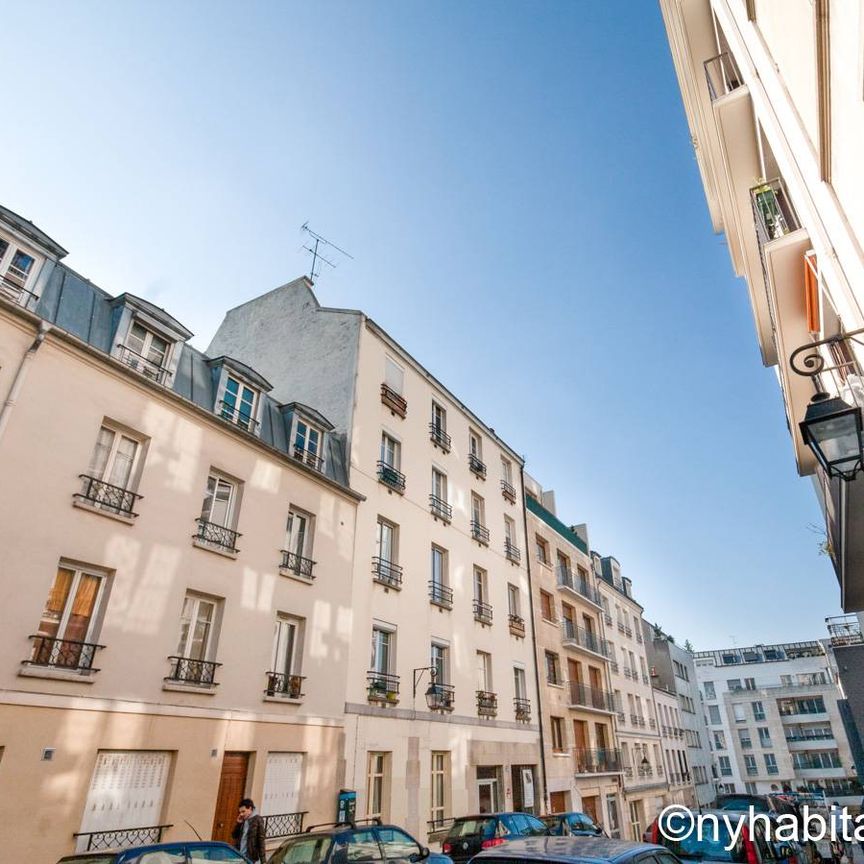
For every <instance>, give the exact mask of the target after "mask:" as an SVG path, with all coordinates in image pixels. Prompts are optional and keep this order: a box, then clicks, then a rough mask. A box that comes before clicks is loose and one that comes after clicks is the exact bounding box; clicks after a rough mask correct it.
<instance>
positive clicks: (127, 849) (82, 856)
mask: <svg viewBox="0 0 864 864" xmlns="http://www.w3.org/2000/svg"><path fill="white" fill-rule="evenodd" d="M177 846H209V847H212V848H219V847H223V848H225V847H227V848H228V849H233V848H234V847H233V846H231V845H230V844H228V843H223V842H222V841H221V840H174V841H173V842H170V843H169V842H166V843H144V844H142V845H141V846H123V847H122V848H119V849H118V848H114V849H91V850H90V851H89V852H79V853H77V854H75V855H64V856H63V857H62V858H61V859H60V861H59V862H58V864H60V862H66V861H68V862H70V864H71V862H74V861H88V860H92V859H93V857H94V856H96V855H116V856H121V855H125V854H127V853H132V852H136V853H137V852H144V851H146V852H158V851H159V850H160V849H175V848H176V847H177Z"/></svg>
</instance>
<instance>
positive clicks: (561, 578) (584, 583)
mask: <svg viewBox="0 0 864 864" xmlns="http://www.w3.org/2000/svg"><path fill="white" fill-rule="evenodd" d="M557 570H558V587H559V588H566V589H568V590H570V591H572V592H573V593H575V594H578V595H579V596H580V597H584V598H585V599H586V600H590V601H591V602H592V603H593V604H594V605H595V606H600V595H599V594H598V593H597V591H596V589H595V588H594V586H593V585H591V583H590V582H589V581H588V580H587V579H586V578H585V576H584V575H583V574H582V573H574V572H573V571H572V570H571V569H570V568H569V567H565V566H564V565H563V564H559V565H558V568H557ZM606 617H608V618H609V620H608V621H607V622H606V623H607V624H611V623H612V618H611V617H610V616H608V615H607V616H606Z"/></svg>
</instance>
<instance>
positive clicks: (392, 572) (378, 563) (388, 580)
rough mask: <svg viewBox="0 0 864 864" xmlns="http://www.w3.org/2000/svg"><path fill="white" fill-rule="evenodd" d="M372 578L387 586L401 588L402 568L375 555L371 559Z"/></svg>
mask: <svg viewBox="0 0 864 864" xmlns="http://www.w3.org/2000/svg"><path fill="white" fill-rule="evenodd" d="M372 578H373V580H374V581H375V582H380V583H381V584H382V585H386V586H387V587H388V588H401V587H402V568H401V567H400V566H399V565H398V564H394V563H393V562H392V561H386V560H385V559H384V558H378V557H375V558H373V559H372Z"/></svg>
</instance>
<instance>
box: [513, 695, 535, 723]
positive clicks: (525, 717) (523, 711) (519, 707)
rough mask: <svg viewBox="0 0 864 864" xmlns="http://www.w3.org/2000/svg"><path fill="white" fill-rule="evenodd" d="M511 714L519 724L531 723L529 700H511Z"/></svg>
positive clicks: (519, 698)
mask: <svg viewBox="0 0 864 864" xmlns="http://www.w3.org/2000/svg"><path fill="white" fill-rule="evenodd" d="M513 712H514V714H515V715H516V719H517V720H518V721H519V722H520V723H530V722H531V700H530V699H522V698H521V697H519V696H517V697H516V698H515V699H514V700H513Z"/></svg>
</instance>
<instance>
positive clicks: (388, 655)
mask: <svg viewBox="0 0 864 864" xmlns="http://www.w3.org/2000/svg"><path fill="white" fill-rule="evenodd" d="M395 654H396V634H395V632H393V630H390V629H389V628H385V627H382V626H379V625H376V626H374V627H373V628H372V659H371V661H370V666H369V668H370V669H371V671H372V672H377V673H378V674H379V675H389V674H390V673H391V671H392V669H393V668H394V666H395V659H396V658H395Z"/></svg>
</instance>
